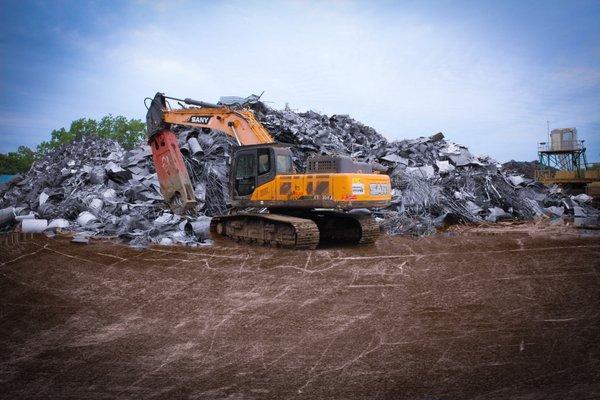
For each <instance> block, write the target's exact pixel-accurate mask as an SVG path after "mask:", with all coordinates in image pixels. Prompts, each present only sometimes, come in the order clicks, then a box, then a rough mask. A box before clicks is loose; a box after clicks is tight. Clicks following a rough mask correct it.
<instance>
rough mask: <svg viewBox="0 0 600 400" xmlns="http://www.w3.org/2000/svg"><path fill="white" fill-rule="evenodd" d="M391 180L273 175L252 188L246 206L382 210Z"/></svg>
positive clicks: (382, 177) (368, 176)
mask: <svg viewBox="0 0 600 400" xmlns="http://www.w3.org/2000/svg"><path fill="white" fill-rule="evenodd" d="M390 200H391V187H390V178H389V176H387V175H382V174H363V173H320V174H293V175H276V176H275V179H273V180H272V181H270V182H267V183H265V184H263V185H260V186H258V187H257V188H256V189H254V192H253V193H252V196H251V197H250V201H248V202H245V204H243V205H246V206H263V207H275V208H277V207H292V208H339V209H348V210H350V209H354V208H367V207H385V206H387V205H388V204H389V202H390Z"/></svg>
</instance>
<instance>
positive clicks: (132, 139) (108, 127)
mask: <svg viewBox="0 0 600 400" xmlns="http://www.w3.org/2000/svg"><path fill="white" fill-rule="evenodd" d="M87 136H96V137H99V138H106V139H113V140H116V141H117V142H118V143H119V144H120V145H121V146H123V148H125V149H131V148H133V147H134V146H135V145H136V144H138V143H139V142H140V141H141V140H142V139H143V138H144V137H145V136H146V124H145V123H144V122H142V121H141V120H140V119H127V118H126V117H123V116H121V115H119V116H116V117H115V116H113V115H107V116H105V117H103V118H101V119H100V120H95V119H90V118H80V119H78V120H75V121H73V122H71V126H70V127H69V129H68V130H67V129H65V128H60V129H54V130H53V131H52V132H51V133H50V140H48V141H44V142H42V143H40V144H39V145H38V146H37V147H36V148H35V149H31V148H29V147H27V146H20V147H19V148H18V149H17V151H13V152H9V153H0V174H7V175H13V174H17V173H20V172H26V171H28V170H29V168H30V167H31V164H32V163H33V162H34V161H35V160H36V159H37V158H39V157H42V156H43V155H44V154H46V153H47V152H49V151H51V150H53V149H56V148H57V147H60V146H62V145H64V144H67V143H71V142H72V141H74V140H77V139H81V138H83V137H87Z"/></svg>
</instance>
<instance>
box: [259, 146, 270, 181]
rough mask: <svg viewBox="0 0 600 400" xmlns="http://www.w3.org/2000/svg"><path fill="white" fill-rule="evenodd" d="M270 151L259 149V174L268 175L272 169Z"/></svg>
mask: <svg viewBox="0 0 600 400" xmlns="http://www.w3.org/2000/svg"><path fill="white" fill-rule="evenodd" d="M269 153H270V152H269V149H258V174H259V175H262V174H266V173H267V172H269V170H270V169H271V156H270V154H269Z"/></svg>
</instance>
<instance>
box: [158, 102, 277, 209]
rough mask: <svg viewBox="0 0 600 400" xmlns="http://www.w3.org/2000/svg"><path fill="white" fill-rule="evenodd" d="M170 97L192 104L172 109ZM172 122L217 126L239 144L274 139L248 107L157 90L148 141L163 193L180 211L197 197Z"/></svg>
mask: <svg viewBox="0 0 600 400" xmlns="http://www.w3.org/2000/svg"><path fill="white" fill-rule="evenodd" d="M167 99H172V100H176V101H180V102H183V103H185V104H188V105H191V106H193V107H190V108H184V109H180V110H172V109H170V107H169V105H168V103H167ZM172 124H174V125H181V126H188V127H192V128H208V129H215V130H218V131H221V132H223V133H225V134H226V135H229V136H231V137H233V138H235V140H236V141H237V143H238V145H240V146H246V145H255V144H266V143H273V142H274V140H273V138H272V137H271V135H269V132H267V130H266V129H265V128H264V127H263V126H262V125H261V124H260V123H259V122H258V121H257V120H256V118H255V117H254V114H253V113H252V112H251V111H249V110H234V109H232V108H230V107H227V106H219V105H216V104H211V103H206V102H203V101H198V100H193V99H189V98H187V99H183V100H182V99H176V98H172V97H167V96H165V95H164V94H163V93H156V95H155V96H154V98H153V99H152V102H151V104H150V107H148V113H147V114H146V126H147V130H148V144H150V146H151V148H152V158H153V161H154V165H155V167H156V173H157V175H158V179H159V181H160V184H161V191H162V194H163V197H164V198H165V201H166V202H167V203H168V204H169V205H170V207H171V209H172V210H173V211H174V212H176V213H178V214H181V213H184V212H186V211H188V210H191V209H192V208H194V207H195V206H196V199H195V195H194V190H193V186H192V183H191V181H190V177H189V175H188V173H187V169H186V168H185V164H184V161H183V158H182V156H181V152H180V150H179V141H178V140H177V137H176V136H175V134H174V133H173V132H172V131H171V125H172Z"/></svg>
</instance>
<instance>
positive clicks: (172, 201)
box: [149, 129, 196, 214]
mask: <svg viewBox="0 0 600 400" xmlns="http://www.w3.org/2000/svg"><path fill="white" fill-rule="evenodd" d="M149 145H150V147H151V149H152V161H154V166H155V168H156V174H157V175H158V181H159V182H160V191H161V193H162V195H163V197H164V198H165V200H166V202H167V203H168V204H169V206H170V207H171V209H172V210H173V212H175V213H178V214H180V213H183V212H185V211H188V210H191V209H193V208H194V207H195V206H196V197H195V195H194V188H193V186H192V182H191V181H190V176H189V175H188V172H187V169H186V167H185V164H184V163H183V158H182V157H181V152H180V151H179V142H178V140H177V137H176V136H175V134H174V133H173V132H171V131H170V130H168V129H165V130H162V131H160V132H158V133H157V134H155V135H153V136H152V137H151V138H150V141H149Z"/></svg>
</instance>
